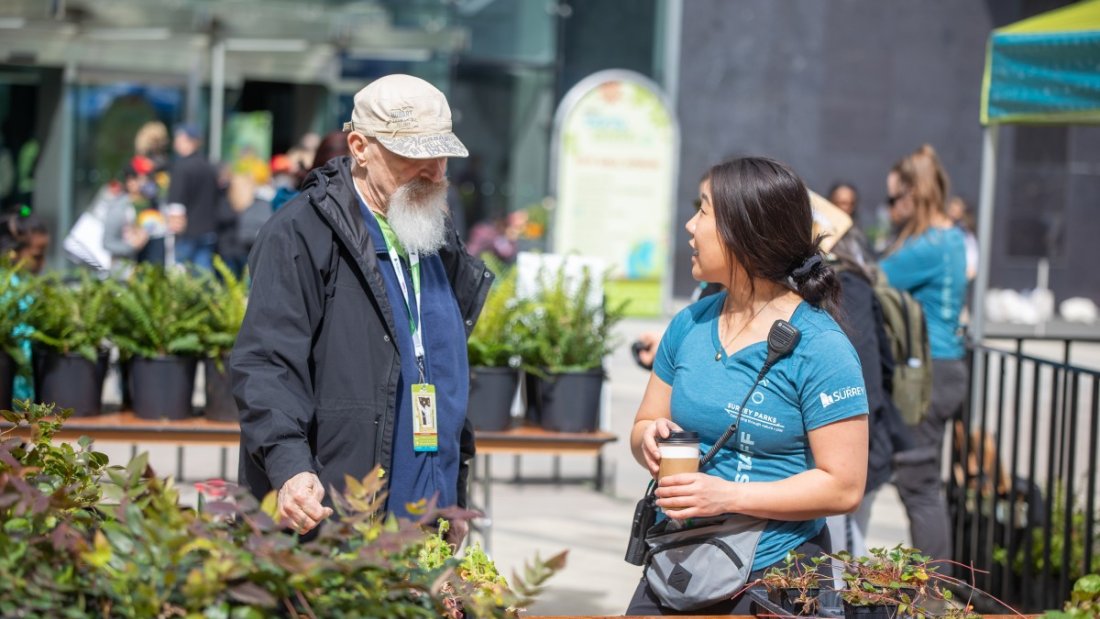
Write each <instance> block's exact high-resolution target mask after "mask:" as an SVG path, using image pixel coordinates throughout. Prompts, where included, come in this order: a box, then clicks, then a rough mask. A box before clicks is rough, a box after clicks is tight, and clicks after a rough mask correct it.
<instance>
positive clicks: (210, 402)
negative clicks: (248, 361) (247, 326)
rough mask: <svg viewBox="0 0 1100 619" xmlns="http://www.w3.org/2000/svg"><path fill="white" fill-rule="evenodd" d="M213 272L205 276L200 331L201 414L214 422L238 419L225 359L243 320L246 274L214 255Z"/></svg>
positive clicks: (238, 414) (238, 413)
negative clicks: (203, 318)
mask: <svg viewBox="0 0 1100 619" xmlns="http://www.w3.org/2000/svg"><path fill="white" fill-rule="evenodd" d="M214 272H215V273H217V277H214V276H213V275H211V276H209V277H207V279H206V286H207V293H206V305H207V315H206V323H205V325H204V327H203V331H202V347H203V350H204V351H205V354H206V356H205V357H204V358H203V361H202V365H203V376H204V377H205V391H206V406H205V407H203V415H205V416H206V418H207V419H211V420H214V421H238V420H239V419H240V412H239V411H238V410H237V402H236V400H234V399H233V385H232V383H231V382H230V380H229V372H228V361H229V353H230V351H232V350H233V344H234V342H236V341H237V333H238V332H239V331H240V330H241V323H242V322H244V311H245V306H246V304H247V302H248V286H247V284H246V283H245V282H246V280H247V277H248V275H247V273H245V274H244V275H243V276H242V277H237V276H236V275H234V274H233V271H232V270H230V269H229V267H228V266H226V264H225V262H224V261H223V260H222V259H221V257H220V256H214Z"/></svg>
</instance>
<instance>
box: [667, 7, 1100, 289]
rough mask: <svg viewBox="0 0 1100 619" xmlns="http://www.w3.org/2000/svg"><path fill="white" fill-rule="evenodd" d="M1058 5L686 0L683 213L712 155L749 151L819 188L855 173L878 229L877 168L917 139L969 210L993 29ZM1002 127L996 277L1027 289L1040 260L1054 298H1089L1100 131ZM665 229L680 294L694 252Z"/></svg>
mask: <svg viewBox="0 0 1100 619" xmlns="http://www.w3.org/2000/svg"><path fill="white" fill-rule="evenodd" d="M1065 4H1068V2H1050V1H1045V2H1043V1H1032V0H986V1H980V0H969V1H965V2H958V1H954V0H927V1H922V2H877V1H876V0H830V1H829V2H804V1H799V0H684V3H683V29H682V33H681V40H682V41H683V44H682V47H681V54H680V70H679V90H678V94H677V97H678V111H679V118H680V122H681V123H682V124H681V131H682V147H681V153H682V157H681V170H680V182H679V191H678V196H679V203H678V206H677V212H678V221H679V222H680V224H682V223H683V222H684V221H686V220H687V218H688V217H690V215H691V206H690V205H691V201H692V199H693V198H694V197H695V195H696V192H697V190H698V185H697V183H698V179H699V177H700V175H701V174H702V173H703V172H704V171H705V169H706V167H707V166H708V165H710V164H712V163H714V162H716V161H718V160H720V159H722V158H725V157H728V156H731V155H738V154H758V155H767V156H772V157H775V158H778V159H780V160H783V161H786V162H788V163H790V164H791V165H792V166H793V167H794V169H795V170H796V171H797V172H799V174H801V175H802V177H803V178H804V179H805V180H806V182H807V184H808V185H809V186H810V187H811V188H812V189H814V190H816V191H818V192H820V193H825V192H826V191H827V190H828V188H829V186H830V185H831V184H832V183H833V182H834V181H836V180H847V181H850V182H852V183H854V184H855V185H856V186H857V188H858V189H859V192H860V207H859V209H860V211H859V223H860V225H862V226H865V227H867V226H874V225H875V223H876V210H877V207H879V206H880V205H881V203H882V202H883V199H884V197H885V193H886V189H885V178H886V174H887V172H888V171H889V169H890V167H891V166H892V165H893V164H894V163H895V162H896V161H897V160H898V159H899V158H901V157H902V156H903V155H905V154H906V153H908V152H910V151H912V150H914V149H915V148H917V147H918V146H920V145H921V144H922V143H929V144H931V145H933V146H934V147H935V148H936V150H937V152H938V153H939V154H940V156H941V158H942V160H943V162H944V165H945V166H946V168H947V171H948V173H949V174H950V175H951V179H952V183H953V193H954V194H956V195H959V196H961V197H963V198H964V199H965V200H966V201H967V202H968V204H969V205H970V206H971V209H972V210H973V211H976V210H977V202H978V186H979V174H980V166H981V132H982V128H981V126H980V124H979V120H978V114H979V104H980V93H981V83H982V73H983V69H984V60H985V49H986V42H987V40H988V38H989V35H990V32H991V30H992V29H994V28H997V27H999V26H1003V25H1006V24H1008V23H1011V22H1014V21H1017V20H1020V19H1023V18H1026V17H1029V16H1031V15H1034V14H1037V13H1040V12H1043V11H1046V10H1049V9H1052V8H1057V7H1058V6H1061V5H1065ZM1000 136H1001V137H1000V148H999V157H1000V161H999V165H998V177H997V185H998V188H997V201H996V216H995V219H994V233H993V247H992V252H991V266H992V271H991V279H990V283H991V286H993V287H1007V288H1016V289H1025V288H1031V287H1034V286H1035V282H1036V265H1037V261H1038V258H1039V257H1040V256H1049V257H1050V267H1051V268H1050V287H1051V289H1052V290H1053V292H1054V294H1055V297H1056V299H1057V300H1058V301H1061V300H1063V299H1065V298H1067V297H1070V296H1087V297H1091V298H1092V299H1093V300H1095V301H1100V270H1097V269H1095V268H1094V263H1095V262H1096V260H1095V258H1096V257H1097V256H1098V255H1100V254H1098V252H1097V251H1096V249H1095V246H1096V245H1095V244H1096V241H1095V239H1097V238H1100V217H1097V216H1096V215H1095V213H1096V206H1097V204H1096V203H1097V201H1098V200H1100V128H1096V127H1083V126H1072V127H1046V126H1043V127H1035V126H1031V127H1012V126H1007V127H1005V128H1003V129H1002V130H1001V134H1000ZM678 232H679V231H678ZM676 238H677V246H676V254H675V255H676V271H675V272H676V282H675V287H674V290H675V292H676V294H677V295H685V294H688V293H689V291H690V289H691V287H692V285H693V282H692V281H691V276H690V272H689V269H688V265H689V262H690V261H689V258H688V256H689V251H690V249H689V247H688V245H687V242H686V240H687V237H686V234H682V233H680V234H677V236H676Z"/></svg>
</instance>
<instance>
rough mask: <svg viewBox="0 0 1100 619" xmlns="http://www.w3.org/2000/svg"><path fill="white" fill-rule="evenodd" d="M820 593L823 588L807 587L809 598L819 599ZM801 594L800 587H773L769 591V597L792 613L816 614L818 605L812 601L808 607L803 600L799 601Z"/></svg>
mask: <svg viewBox="0 0 1100 619" xmlns="http://www.w3.org/2000/svg"><path fill="white" fill-rule="evenodd" d="M820 593H821V589H818V588H809V589H806V597H808V598H812V599H817V596H818V594H820ZM800 595H801V592H800V591H799V590H798V589H772V590H769V591H768V599H769V600H771V601H772V602H773V603H774V604H776V605H778V606H779V607H780V608H782V609H783V610H784V611H786V612H788V613H790V614H792V615H803V616H812V615H814V614H815V613H816V611H817V609H818V605H815V604H812V603H810V604H809V608H807V607H806V605H804V604H803V603H802V602H799V601H797V600H798V598H799V596H800Z"/></svg>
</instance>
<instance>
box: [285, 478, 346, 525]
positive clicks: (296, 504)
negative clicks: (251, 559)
mask: <svg viewBox="0 0 1100 619" xmlns="http://www.w3.org/2000/svg"><path fill="white" fill-rule="evenodd" d="M324 498H325V489H324V487H323V486H322V485H321V480H320V479H319V478H318V477H317V475H316V474H315V473H311V472H305V473H298V474H297V475H295V476H294V477H291V478H290V479H288V480H286V483H285V484H283V487H282V488H279V497H278V500H279V503H278V509H277V511H276V516H277V517H278V520H279V522H280V523H282V525H283V526H285V527H289V528H291V529H294V530H295V531H296V532H297V533H299V534H305V533H309V532H310V531H312V530H313V529H315V528H316V527H317V525H318V524H321V521H322V520H324V519H325V518H328V517H329V516H331V515H332V508H330V507H325V506H323V505H321V499H324Z"/></svg>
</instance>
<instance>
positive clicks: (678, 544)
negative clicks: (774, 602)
mask: <svg viewBox="0 0 1100 619" xmlns="http://www.w3.org/2000/svg"><path fill="white" fill-rule="evenodd" d="M801 335H802V334H801V333H800V332H799V331H798V329H796V328H795V327H794V326H793V325H791V324H790V323H788V322H787V321H785V320H777V321H775V323H774V324H772V328H771V330H770V331H769V332H768V356H767V361H765V362H764V367H763V368H761V369H760V373H759V374H758V375H757V377H756V382H755V383H753V386H752V388H751V389H749V392H748V394H746V395H745V399H744V401H742V402H741V407H740V408H738V412H737V419H736V420H735V421H734V423H733V424H731V425H730V427H729V428H727V429H726V431H725V433H723V434H722V437H721V438H720V439H718V441H717V442H716V443H715V444H714V446H713V447H711V448H710V450H709V451H708V452H707V454H706V455H705V456H703V457H702V458H701V459H700V460H699V470H703V467H705V466H706V465H707V464H709V463H710V461H711V459H712V458H714V456H715V454H717V453H718V451H719V450H720V449H722V447H724V446H725V444H726V442H728V441H729V439H730V438H731V437H733V436H734V435H735V434H736V433H737V429H738V427H739V426H740V424H741V411H742V410H744V407H745V405H746V404H747V403H748V399H749V396H750V395H752V392H753V391H755V390H756V387H757V385H759V384H760V381H761V380H763V378H764V375H765V374H767V373H768V370H770V369H771V367H772V365H774V364H775V362H776V361H779V360H780V359H781V358H783V357H785V356H786V355H787V354H789V353H790V352H791V351H792V350H794V347H795V346H796V345H797V344H798V340H799V339H800V338H801ZM739 449H740V447H739ZM656 490H657V485H656V483H655V482H650V484H649V488H648V490H647V491H646V495H645V497H643V498H642V500H641V501H639V502H638V507H637V508H636V510H635V513H634V523H633V527H632V529H631V539H630V544H629V545H628V547H627V554H626V560H627V562H629V563H632V564H634V565H643V564H644V565H645V569H644V571H643V573H644V574H645V578H646V582H647V583H648V585H649V588H650V590H651V591H653V593H654V595H656V596H657V599H658V600H659V601H660V602H661V605H662V606H666V607H668V608H671V609H674V610H680V611H685V610H695V609H698V608H703V607H706V606H710V605H712V604H717V603H719V602H721V601H723V600H728V599H730V598H732V597H733V596H734V595H736V594H737V593H738V591H739V590H740V589H741V588H742V587H744V586H745V583H746V582H748V578H749V574H750V573H752V560H753V556H754V555H755V554H756V545H757V543H758V542H759V541H760V536H761V534H762V533H763V532H764V529H765V528H766V527H767V525H768V521H767V520H765V519H762V518H753V517H751V516H745V515H741V514H723V515H721V516H714V517H711V518H696V519H692V520H691V526H684V525H682V524H680V523H679V521H675V520H673V519H671V518H666V519H665V520H663V521H661V522H658V523H656V524H653V522H654V520H655V519H656V511H657V506H656V501H657V499H656V496H655V494H654V493H655V492H656Z"/></svg>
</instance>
